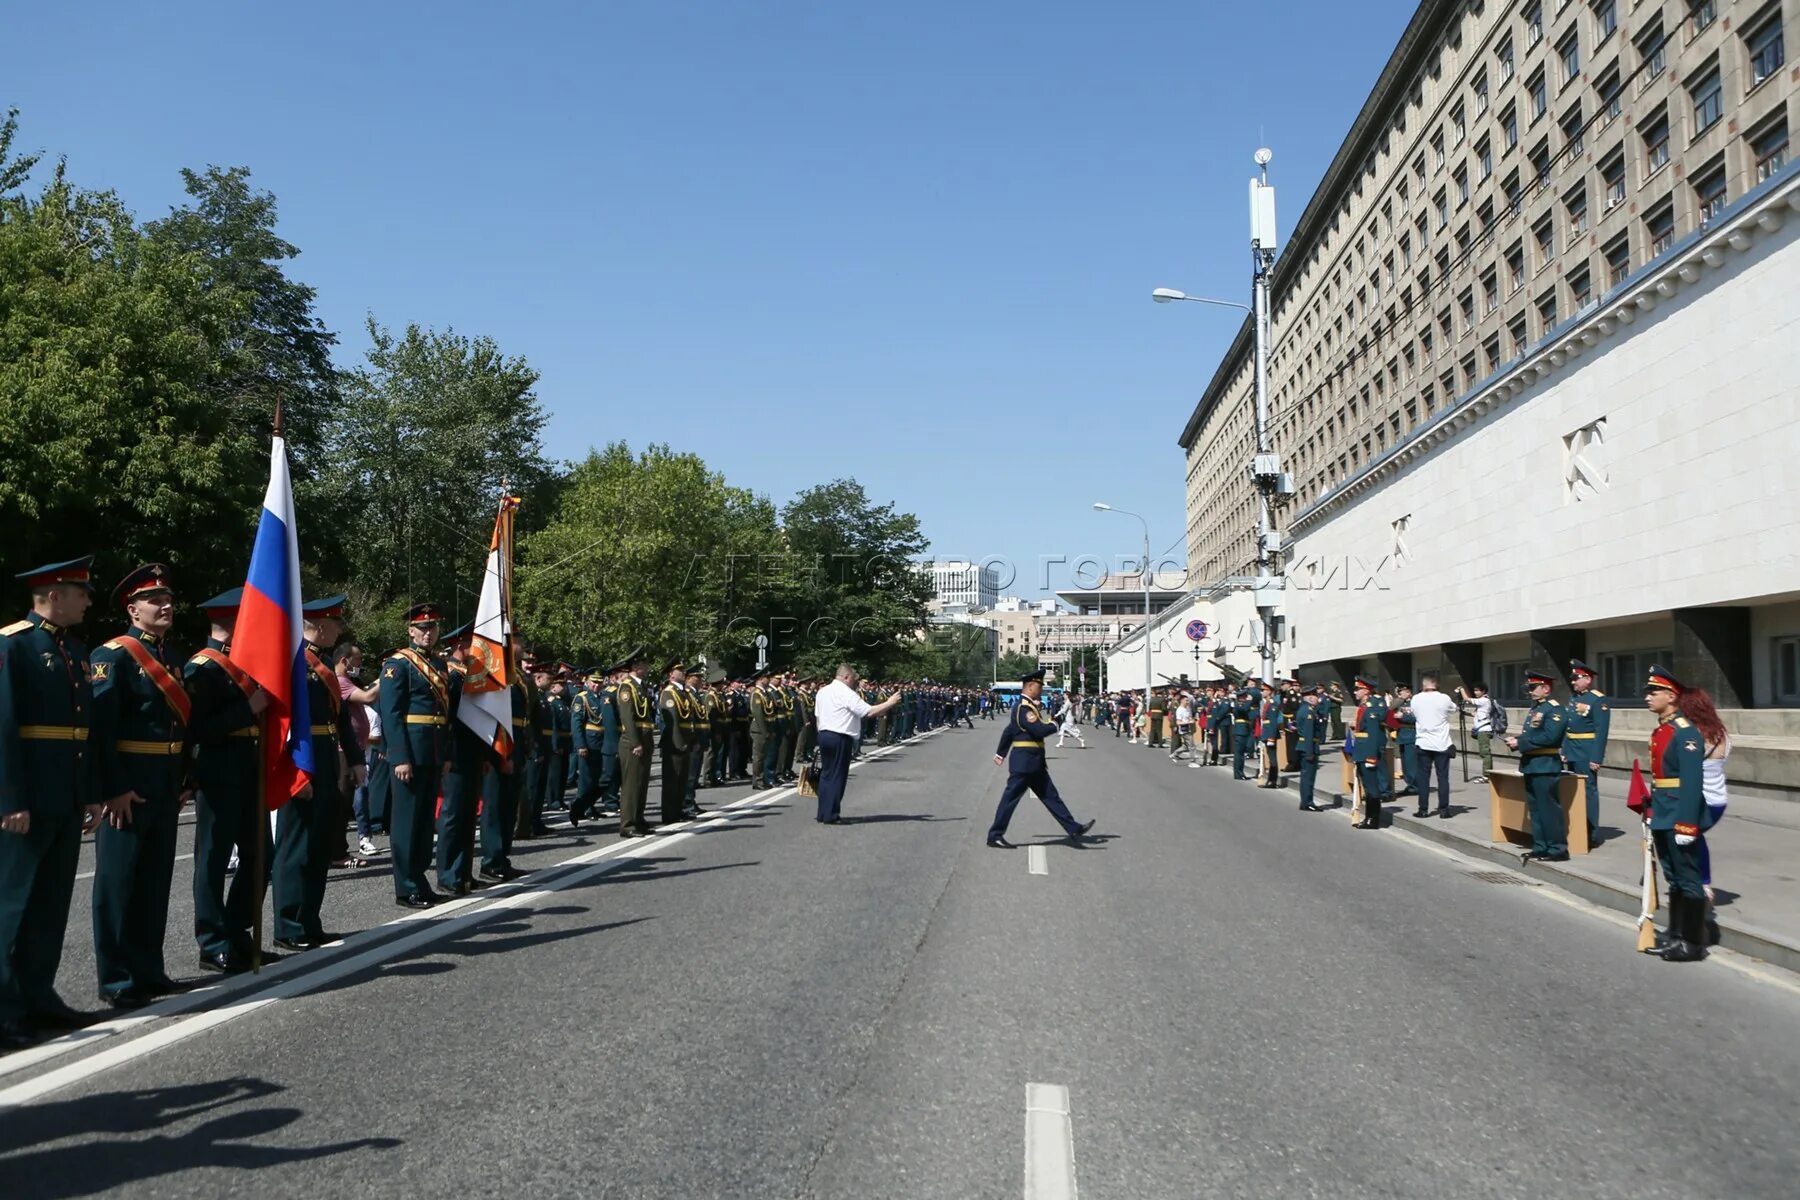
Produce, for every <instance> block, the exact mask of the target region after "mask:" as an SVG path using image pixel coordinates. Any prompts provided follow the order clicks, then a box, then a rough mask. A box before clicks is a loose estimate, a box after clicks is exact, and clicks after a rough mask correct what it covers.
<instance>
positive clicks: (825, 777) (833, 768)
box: [819, 729, 856, 821]
mask: <svg viewBox="0 0 1800 1200" xmlns="http://www.w3.org/2000/svg"><path fill="white" fill-rule="evenodd" d="M855 745H856V739H855V738H853V737H851V736H849V735H848V734H843V733H835V732H833V731H832V730H829V729H821V730H819V820H821V821H835V820H837V819H838V813H839V810H840V809H841V808H842V807H843V804H844V786H845V784H847V783H848V782H849V779H850V752H851V750H853V749H854V748H855Z"/></svg>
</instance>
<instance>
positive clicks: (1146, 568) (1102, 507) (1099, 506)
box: [1094, 292, 1180, 741]
mask: <svg viewBox="0 0 1800 1200" xmlns="http://www.w3.org/2000/svg"><path fill="white" fill-rule="evenodd" d="M1176 295H1177V296H1179V295H1180V293H1179V292H1177V293H1176ZM1094 509H1095V511H1096V512H1116V513H1120V514H1122V515H1124V516H1127V517H1136V518H1137V519H1138V523H1139V524H1140V525H1142V526H1143V527H1144V562H1143V567H1142V569H1143V575H1144V731H1145V734H1146V737H1145V741H1148V740H1149V737H1148V733H1149V730H1150V522H1148V521H1146V520H1144V518H1143V515H1142V514H1141V513H1134V512H1129V511H1127V510H1126V509H1123V508H1114V507H1113V506H1112V505H1110V504H1107V503H1106V502H1105V501H1102V500H1096V501H1094Z"/></svg>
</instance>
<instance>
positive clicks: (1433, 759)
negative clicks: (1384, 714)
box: [1412, 674, 1456, 817]
mask: <svg viewBox="0 0 1800 1200" xmlns="http://www.w3.org/2000/svg"><path fill="white" fill-rule="evenodd" d="M1412 714H1413V721H1414V727H1415V728H1416V730H1417V732H1418V745H1417V747H1416V750H1417V753H1418V756H1419V777H1418V781H1417V787H1418V789H1419V810H1418V812H1416V813H1414V814H1413V815H1414V816H1416V817H1423V816H1427V815H1428V814H1429V813H1430V811H1431V777H1432V774H1433V772H1436V774H1437V790H1438V806H1437V815H1438V816H1440V817H1447V816H1449V815H1450V758H1451V756H1452V754H1453V753H1454V751H1453V750H1452V749H1451V742H1450V719H1451V718H1452V717H1454V716H1455V715H1456V701H1454V700H1452V699H1451V698H1450V697H1448V696H1446V695H1444V693H1442V692H1440V691H1438V677H1437V676H1436V675H1432V674H1426V675H1423V676H1420V678H1419V694H1418V695H1416V696H1414V697H1413V698H1412Z"/></svg>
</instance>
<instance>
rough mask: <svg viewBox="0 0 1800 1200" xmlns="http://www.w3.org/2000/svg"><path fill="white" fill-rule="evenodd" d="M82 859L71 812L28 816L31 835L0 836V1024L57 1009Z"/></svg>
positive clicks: (78, 833) (75, 819) (78, 822)
mask: <svg viewBox="0 0 1800 1200" xmlns="http://www.w3.org/2000/svg"><path fill="white" fill-rule="evenodd" d="M64 794H65V795H66V794H67V793H66V792H65V793H64ZM80 857H81V820H80V818H79V817H77V816H76V815H75V814H74V812H73V810H72V808H71V811H69V812H67V813H65V814H61V815H57V816H52V815H50V814H48V813H45V812H43V811H39V812H35V813H32V815H31V831H30V832H29V833H22V834H16V833H0V1022H8V1021H17V1020H20V1019H21V1018H23V1017H25V1016H27V1015H28V1014H30V1013H33V1012H49V1011H51V1010H53V1009H57V1008H60V1007H61V1004H60V1003H59V1000H58V997H57V995H56V990H55V985H56V968H57V967H58V966H59V965H60V964H61V962H62V951H63V934H64V931H65V930H66V929H67V928H68V925H69V900H70V897H72V896H73V895H74V894H75V867H76V864H77V862H78V860H79V859H80Z"/></svg>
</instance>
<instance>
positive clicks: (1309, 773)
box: [1292, 683, 1331, 812]
mask: <svg viewBox="0 0 1800 1200" xmlns="http://www.w3.org/2000/svg"><path fill="white" fill-rule="evenodd" d="M1292 724H1293V730H1294V756H1295V758H1296V759H1297V760H1298V762H1299V765H1300V811H1301V812H1322V811H1324V810H1323V809H1321V808H1320V807H1319V806H1318V805H1317V804H1314V803H1313V785H1314V783H1315V781H1317V779H1318V777H1319V755H1320V754H1321V752H1323V750H1324V749H1325V742H1326V739H1327V738H1329V737H1330V735H1331V727H1330V719H1329V718H1328V717H1327V716H1326V713H1325V707H1324V705H1322V704H1320V703H1319V685H1318V684H1316V683H1308V684H1304V685H1302V686H1301V688H1300V703H1299V705H1298V706H1296V707H1295V709H1294V715H1293V718H1292Z"/></svg>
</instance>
